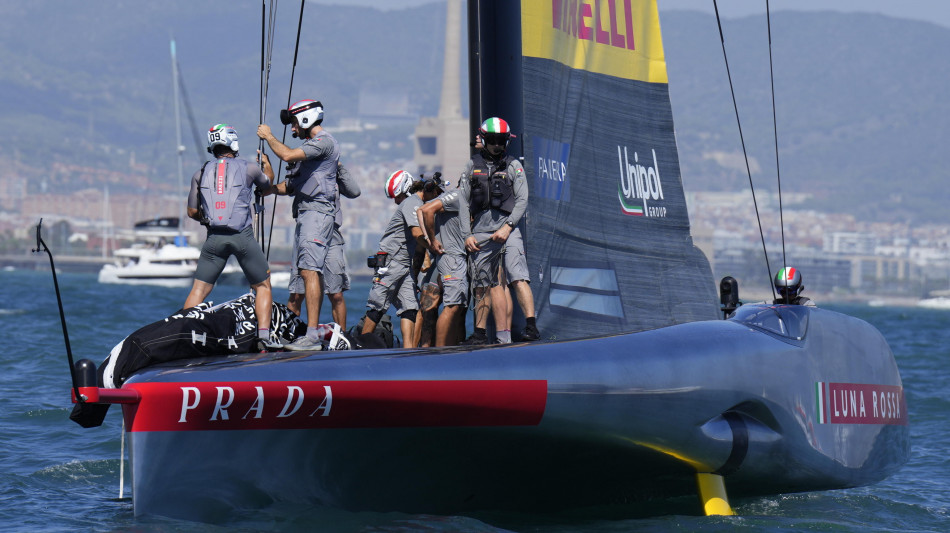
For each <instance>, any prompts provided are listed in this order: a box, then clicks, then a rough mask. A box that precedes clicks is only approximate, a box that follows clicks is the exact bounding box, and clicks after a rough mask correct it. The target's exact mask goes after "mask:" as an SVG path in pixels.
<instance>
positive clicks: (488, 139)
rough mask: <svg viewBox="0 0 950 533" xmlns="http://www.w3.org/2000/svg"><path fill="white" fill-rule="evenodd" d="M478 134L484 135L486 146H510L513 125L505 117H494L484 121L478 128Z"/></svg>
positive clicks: (483, 139)
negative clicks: (509, 124)
mask: <svg viewBox="0 0 950 533" xmlns="http://www.w3.org/2000/svg"><path fill="white" fill-rule="evenodd" d="M478 134H479V135H481V136H482V141H483V142H484V143H485V146H486V147H488V145H495V146H504V147H505V148H507V147H508V141H509V140H510V139H511V137H512V135H511V127H510V126H508V122H506V121H505V119H502V118H498V117H492V118H489V119H486V120H485V122H482V125H481V127H479V128H478Z"/></svg>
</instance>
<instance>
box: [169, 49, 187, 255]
mask: <svg viewBox="0 0 950 533" xmlns="http://www.w3.org/2000/svg"><path fill="white" fill-rule="evenodd" d="M171 52H172V86H173V87H172V89H173V91H174V93H175V143H176V144H175V146H176V147H177V148H176V150H175V151H176V152H178V191H179V194H181V193H182V192H183V191H184V178H183V176H184V169H183V167H184V165H183V161H182V158H183V157H184V153H185V147H184V146H183V145H182V144H181V113H180V112H179V103H178V57H177V56H176V54H175V39H172V40H171ZM184 224H185V204H184V203H183V202H181V201H180V197H179V202H178V237H177V238H176V239H175V244H176V245H177V246H184V245H185V241H184V237H183V234H182V226H184Z"/></svg>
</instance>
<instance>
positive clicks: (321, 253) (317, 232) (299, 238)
mask: <svg viewBox="0 0 950 533" xmlns="http://www.w3.org/2000/svg"><path fill="white" fill-rule="evenodd" d="M332 236H333V215H328V214H326V213H320V212H318V211H301V212H300V213H298V214H297V227H296V229H295V231H294V243H295V247H296V254H295V257H294V261H295V262H296V264H297V268H299V269H300V270H312V271H314V272H323V269H324V267H325V266H326V261H327V252H328V250H329V247H330V238H331V237H332Z"/></svg>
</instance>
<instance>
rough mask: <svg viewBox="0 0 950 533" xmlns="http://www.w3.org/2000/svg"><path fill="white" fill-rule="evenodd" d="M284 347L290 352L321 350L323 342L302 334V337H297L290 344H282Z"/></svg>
mask: <svg viewBox="0 0 950 533" xmlns="http://www.w3.org/2000/svg"><path fill="white" fill-rule="evenodd" d="M284 348H285V349H287V350H290V351H292V352H303V351H311V350H312V351H316V350H322V349H323V344H322V343H321V342H320V341H318V340H314V339H311V338H310V337H308V336H306V335H304V336H302V337H297V340H295V341H294V342H292V343H290V344H286V345H284Z"/></svg>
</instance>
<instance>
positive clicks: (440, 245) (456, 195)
mask: <svg viewBox="0 0 950 533" xmlns="http://www.w3.org/2000/svg"><path fill="white" fill-rule="evenodd" d="M460 197H461V191H460V190H459V189H457V188H456V189H452V190H449V191H446V192H443V193H442V194H440V195H439V196H438V197H436V198H435V199H433V200H432V201H430V202H427V203H426V204H425V205H423V206H422V207H420V208H419V210H418V213H419V216H420V217H421V220H420V222H421V223H422V227H423V229H424V230H425V235H426V238H427V239H428V241H429V242H430V249H431V250H432V252H433V253H434V254H435V257H436V258H437V260H436V265H435V267H436V268H435V270H436V273H437V275H438V276H437V283H438V287H437V290H438V292H439V295H440V297H441V300H442V305H443V307H442V312H441V313H439V316H438V319H437V321H436V326H435V345H436V346H449V345H454V344H458V343H459V342H460V341H461V340H462V339H463V338H464V337H465V334H464V323H465V306H466V304H467V303H468V256H467V254H466V252H465V240H464V239H463V238H462V235H461V226H460V225H459V218H458V210H459V199H460ZM425 294H426V291H425V287H423V295H424V296H423V297H425ZM423 309H425V306H423Z"/></svg>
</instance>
